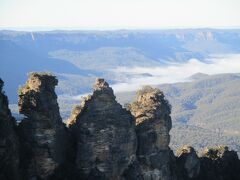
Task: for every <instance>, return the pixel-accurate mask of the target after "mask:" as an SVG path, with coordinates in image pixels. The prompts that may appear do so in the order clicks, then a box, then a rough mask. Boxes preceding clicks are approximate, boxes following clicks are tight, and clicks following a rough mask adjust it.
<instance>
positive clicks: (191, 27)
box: [0, 26, 240, 32]
mask: <svg viewBox="0 0 240 180" xmlns="http://www.w3.org/2000/svg"><path fill="white" fill-rule="evenodd" d="M178 29H179V30H181V29H182V30H184V29H222V30H224V29H229V30H230V29H236V30H237V29H240V26H212V27H211V26H162V27H44V26H32V27H31V26H29V27H0V31H4V30H5V31H30V32H31V31H137V30H140V31H141V30H142V31H144V30H178Z"/></svg>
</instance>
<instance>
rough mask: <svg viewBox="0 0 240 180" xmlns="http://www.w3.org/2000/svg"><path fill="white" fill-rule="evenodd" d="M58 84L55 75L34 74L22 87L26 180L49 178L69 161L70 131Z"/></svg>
mask: <svg viewBox="0 0 240 180" xmlns="http://www.w3.org/2000/svg"><path fill="white" fill-rule="evenodd" d="M57 83H58V80H57V79H56V78H55V76H53V75H50V74H46V73H31V74H30V75H29V78H28V80H27V82H26V84H25V85H24V86H23V87H21V88H20V89H19V102H18V105H19V112H20V113H22V114H24V115H25V116H26V118H25V119H24V120H22V122H21V123H20V124H19V132H20V140H21V142H22V146H21V149H22V152H23V153H22V154H21V155H22V158H21V167H22V172H23V177H24V178H26V179H29V178H42V179H46V178H48V177H50V176H51V175H52V174H53V172H54V170H55V169H56V168H57V167H58V166H59V165H60V164H61V163H63V162H64V160H65V154H66V152H65V150H66V148H65V147H66V138H67V134H66V129H65V127H64V125H63V123H62V119H61V117H60V114H59V107H58V103H57V95H56V94H55V92H54V89H55V86H56V85H57Z"/></svg>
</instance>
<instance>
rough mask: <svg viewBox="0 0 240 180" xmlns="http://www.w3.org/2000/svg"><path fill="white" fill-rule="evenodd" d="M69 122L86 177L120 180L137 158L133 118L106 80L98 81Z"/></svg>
mask: <svg viewBox="0 0 240 180" xmlns="http://www.w3.org/2000/svg"><path fill="white" fill-rule="evenodd" d="M68 125H69V128H70V130H71V132H72V133H73V137H74V139H75V140H76V149H77V156H76V165H77V167H78V169H79V171H81V176H82V178H83V179H112V180H113V179H114V180H118V179H121V178H123V176H124V175H126V174H127V173H125V172H126V171H127V170H128V168H130V166H131V165H132V164H133V163H134V161H135V159H136V156H135V154H136V148H137V139H136V133H135V125H134V119H133V117H132V115H131V113H130V112H128V111H127V110H125V109H123V108H122V106H121V105H120V104H119V103H117V102H116V100H115V96H114V94H113V90H112V88H110V87H109V85H108V83H107V82H105V81H104V79H97V80H96V83H95V85H94V92H93V94H92V95H89V96H88V97H86V98H85V99H83V101H82V103H81V105H80V106H77V107H76V108H75V109H74V110H73V113H72V115H71V117H70V118H69V120H68ZM127 176H129V174H127Z"/></svg>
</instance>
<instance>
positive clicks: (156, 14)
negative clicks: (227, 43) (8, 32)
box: [0, 0, 240, 29]
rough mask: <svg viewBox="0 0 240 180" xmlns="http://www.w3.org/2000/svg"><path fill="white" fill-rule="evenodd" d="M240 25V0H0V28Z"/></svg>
mask: <svg viewBox="0 0 240 180" xmlns="http://www.w3.org/2000/svg"><path fill="white" fill-rule="evenodd" d="M9 27H15V28H23V29H27V28H40V27H42V28H47V29H57V28H58V29H59V28H62V29H64V28H65V29H120V28H124V29H128V28H129V29H137V28H141V29H151V28H156V29H157V28H176V27H193V28H194V27H240V0H0V28H1V29H3V28H9Z"/></svg>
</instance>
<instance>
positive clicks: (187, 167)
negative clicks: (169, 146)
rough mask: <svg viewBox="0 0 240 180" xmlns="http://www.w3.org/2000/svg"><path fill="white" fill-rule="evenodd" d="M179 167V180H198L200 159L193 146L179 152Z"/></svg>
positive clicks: (185, 147) (184, 147)
mask: <svg viewBox="0 0 240 180" xmlns="http://www.w3.org/2000/svg"><path fill="white" fill-rule="evenodd" d="M177 166H178V171H179V172H178V177H179V179H191V178H196V177H198V175H199V172H200V159H199V158H198V156H197V153H196V151H195V150H194V148H193V147H191V146H183V147H182V148H180V149H178V150H177Z"/></svg>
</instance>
